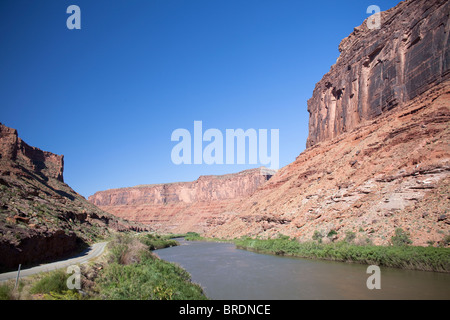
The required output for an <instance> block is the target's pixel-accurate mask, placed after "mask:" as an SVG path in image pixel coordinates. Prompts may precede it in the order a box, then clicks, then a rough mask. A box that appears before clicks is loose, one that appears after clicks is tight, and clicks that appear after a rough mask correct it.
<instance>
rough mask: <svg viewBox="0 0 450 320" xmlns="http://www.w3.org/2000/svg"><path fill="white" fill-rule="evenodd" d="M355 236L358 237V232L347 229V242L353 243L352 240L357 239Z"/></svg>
mask: <svg viewBox="0 0 450 320" xmlns="http://www.w3.org/2000/svg"><path fill="white" fill-rule="evenodd" d="M355 238H356V233H354V232H352V231H347V232H346V233H345V239H344V241H345V242H347V243H351V242H353V240H355Z"/></svg>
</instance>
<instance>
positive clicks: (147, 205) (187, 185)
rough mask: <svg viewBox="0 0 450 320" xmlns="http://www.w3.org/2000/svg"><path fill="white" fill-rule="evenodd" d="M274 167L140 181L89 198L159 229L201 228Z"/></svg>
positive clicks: (264, 178) (101, 205)
mask: <svg viewBox="0 0 450 320" xmlns="http://www.w3.org/2000/svg"><path fill="white" fill-rule="evenodd" d="M273 174H275V171H273V170H270V169H266V168H258V169H250V170H245V171H242V172H239V173H235V174H227V175H221V176H212V175H211V176H201V177H199V178H198V179H197V180H195V181H192V182H177V183H167V184H155V185H142V186H136V187H131V188H120V189H112V190H106V191H99V192H97V193H95V194H94V195H92V196H90V197H89V199H88V200H89V201H90V202H91V203H93V204H95V205H97V206H99V207H100V208H101V209H103V210H105V211H107V212H110V213H112V214H114V215H116V216H119V217H121V218H124V219H127V220H132V221H138V222H141V223H145V224H148V225H151V227H152V228H154V229H156V230H158V231H160V232H173V233H178V232H187V231H196V232H203V231H205V228H206V221H207V219H210V218H213V217H214V215H215V214H216V213H218V212H223V211H225V210H226V208H227V207H228V206H230V205H232V204H234V203H238V202H240V201H241V200H242V199H244V198H246V197H248V196H250V195H251V194H252V193H253V192H255V190H256V189H257V188H258V187H260V186H261V185H263V184H264V183H265V182H266V181H267V180H268V179H270V177H271V176H272V175H273Z"/></svg>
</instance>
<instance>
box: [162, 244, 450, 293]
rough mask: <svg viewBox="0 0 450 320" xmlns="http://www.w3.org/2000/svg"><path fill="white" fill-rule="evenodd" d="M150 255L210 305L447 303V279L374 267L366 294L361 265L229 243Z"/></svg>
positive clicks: (189, 246)
mask: <svg viewBox="0 0 450 320" xmlns="http://www.w3.org/2000/svg"><path fill="white" fill-rule="evenodd" d="M177 241H179V242H180V246H176V247H171V248H166V249H160V250H156V251H155V253H156V254H157V255H158V256H159V257H160V258H161V259H163V260H166V261H170V262H175V263H177V264H179V265H180V266H181V267H183V268H184V269H185V270H186V271H188V272H189V273H190V274H191V276H192V281H193V282H195V283H198V284H200V285H201V286H202V287H203V289H204V291H205V293H206V295H207V296H208V298H210V299H214V300H302V299H320V300H334V299H407V300H410V299H446V300H448V299H450V274H446V273H436V272H425V271H412V270H401V269H395V268H383V267H381V268H380V284H381V288H380V289H372V290H369V289H368V288H367V285H366V282H367V279H368V278H369V277H370V276H371V275H372V274H368V273H366V271H367V267H368V266H367V265H360V264H351V263H342V262H332V261H322V260H310V259H302V258H290V257H280V256H274V255H267V254H259V253H254V252H250V251H245V250H240V249H236V247H235V245H234V244H230V243H217V242H201V241H192V242H191V241H185V240H180V239H177Z"/></svg>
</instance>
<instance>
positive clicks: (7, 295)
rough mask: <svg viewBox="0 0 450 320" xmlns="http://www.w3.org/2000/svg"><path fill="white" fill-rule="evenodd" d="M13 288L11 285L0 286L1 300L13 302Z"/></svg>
mask: <svg viewBox="0 0 450 320" xmlns="http://www.w3.org/2000/svg"><path fill="white" fill-rule="evenodd" d="M12 290H13V288H12V286H11V285H9V284H2V285H0V300H13V294H12Z"/></svg>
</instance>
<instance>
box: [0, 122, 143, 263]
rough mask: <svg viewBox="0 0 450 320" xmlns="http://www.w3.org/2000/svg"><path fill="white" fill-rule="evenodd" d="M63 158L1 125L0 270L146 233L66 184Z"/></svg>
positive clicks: (141, 227)
mask: <svg viewBox="0 0 450 320" xmlns="http://www.w3.org/2000/svg"><path fill="white" fill-rule="evenodd" d="M63 159H64V157H63V156H62V155H56V154H53V153H51V152H47V151H42V150H40V149H38V148H35V147H32V146H29V145H28V144H26V143H25V142H24V141H23V140H22V139H20V138H19V137H18V134H17V130H15V129H12V128H9V127H7V126H5V125H3V124H0V271H5V270H10V269H17V267H18V265H19V264H22V265H23V266H26V265H27V264H31V263H42V262H45V261H47V260H51V259H55V258H59V257H61V256H64V255H67V254H71V253H73V252H74V251H75V250H78V249H79V248H80V247H81V246H82V245H83V244H85V243H89V242H92V241H95V239H96V238H97V237H104V236H107V235H108V234H109V233H110V231H111V230H114V231H120V230H138V231H141V230H147V229H148V228H147V227H146V226H142V225H139V224H137V223H131V222H128V221H124V220H123V219H119V218H117V217H115V216H113V215H111V214H109V213H107V212H104V211H102V210H100V209H99V208H97V207H96V206H94V205H92V204H91V203H89V202H88V201H87V200H86V199H85V198H84V197H82V196H80V195H79V194H78V193H76V192H75V191H74V190H72V188H70V187H69V186H68V185H67V184H65V183H64V181H63V169H64V162H63Z"/></svg>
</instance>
